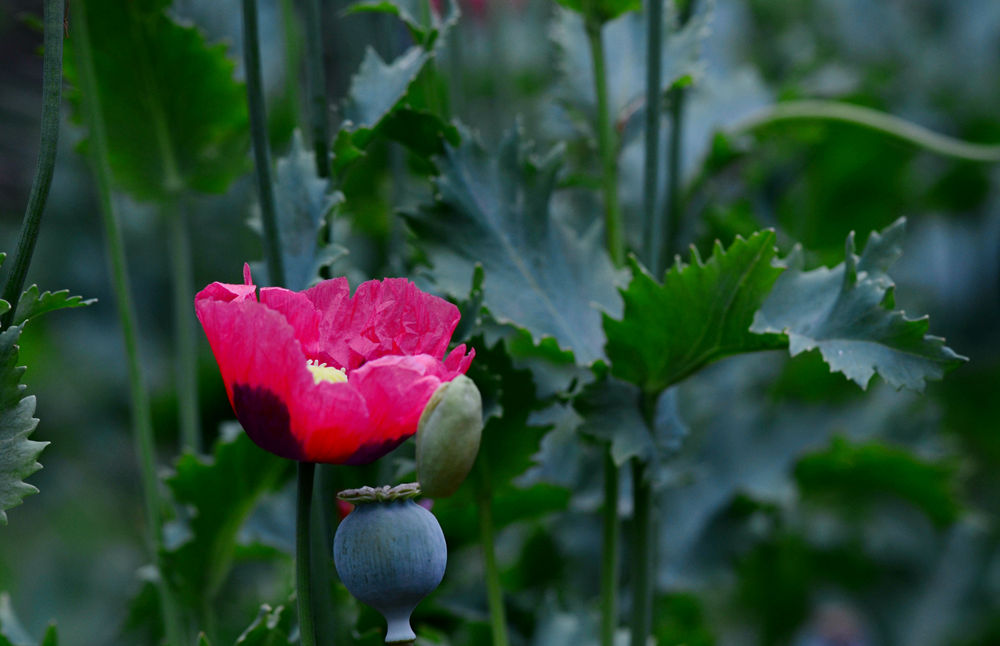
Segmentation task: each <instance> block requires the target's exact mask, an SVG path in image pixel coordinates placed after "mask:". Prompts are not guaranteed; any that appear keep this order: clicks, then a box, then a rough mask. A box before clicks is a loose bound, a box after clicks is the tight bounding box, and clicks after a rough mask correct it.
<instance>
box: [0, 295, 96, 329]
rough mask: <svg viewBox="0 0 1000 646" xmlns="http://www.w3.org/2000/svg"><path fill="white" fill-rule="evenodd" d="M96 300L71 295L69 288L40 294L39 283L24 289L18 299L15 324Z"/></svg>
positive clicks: (82, 305)
mask: <svg viewBox="0 0 1000 646" xmlns="http://www.w3.org/2000/svg"><path fill="white" fill-rule="evenodd" d="M96 302H97V299H96V298H88V299H87V300H83V297H82V296H70V295H69V290H68V289H63V290H60V291H58V292H43V293H41V294H39V293H38V285H32V286H31V287H29V288H28V289H26V290H24V293H23V294H21V298H19V299H18V301H17V309H16V310H14V320H13V324H14V325H20V324H21V323H24V322H25V321H27V320H28V319H32V318H35V317H36V316H39V315H41V314H45V313H47V312H54V311H56V310H61V309H64V308H68V307H84V306H85V305H90V304H92V303H96Z"/></svg>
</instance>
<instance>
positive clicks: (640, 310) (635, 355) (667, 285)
mask: <svg viewBox="0 0 1000 646" xmlns="http://www.w3.org/2000/svg"><path fill="white" fill-rule="evenodd" d="M774 240H775V235H774V232H773V231H759V232H757V233H755V234H753V235H752V236H750V237H749V238H747V239H746V240H744V239H743V238H740V237H737V238H736V240H735V241H734V242H733V244H732V245H730V246H729V249H723V248H722V244H721V243H720V242H718V241H716V244H715V247H714V249H713V250H712V256H711V257H710V258H709V259H708V261H706V262H703V261H702V260H701V258H700V257H699V255H698V252H697V250H695V249H694V248H692V252H691V256H692V262H691V264H690V265H684V264H682V263H681V262H680V259H679V258H678V260H677V263H676V264H675V265H674V266H673V267H672V268H671V269H669V270H668V271H667V272H666V275H665V276H664V278H663V283H662V284H660V283H657V282H656V280H655V279H654V278H653V277H652V276H651V275H650V274H649V273H647V272H646V270H645V269H644V268H643V267H642V265H640V264H639V262H638V261H637V260H635V259H634V258H632V259H630V263H631V265H632V282H631V283H629V286H628V289H626V290H624V291H622V295H623V297H624V299H625V313H624V316H623V317H622V319H621V320H620V321H618V320H615V319H614V318H612V317H611V316H608V315H605V316H604V331H605V332H606V333H607V335H608V343H607V353H608V357H609V358H610V359H611V373H612V374H613V375H615V376H616V377H618V378H620V379H624V380H626V381H630V382H632V383H634V384H636V385H637V386H639V387H640V388H642V390H643V391H645V392H648V393H659V392H660V391H662V390H664V389H666V388H667V387H669V386H670V385H672V384H675V383H677V382H678V381H680V380H681V379H684V378H685V377H687V376H688V375H690V374H692V373H693V372H695V371H697V370H699V369H700V368H702V367H703V366H705V365H707V364H709V363H711V362H712V361H715V360H717V359H721V358H722V357H726V356H729V355H733V354H738V353H743V352H753V351H756V350H769V349H776V348H783V347H785V345H784V340H783V339H782V338H781V337H780V336H777V335H768V336H760V335H757V334H751V333H750V331H749V327H750V323H751V321H752V320H753V316H754V312H756V311H757V310H758V309H759V308H760V306H761V304H762V303H763V302H764V299H765V298H766V297H767V294H768V292H769V291H770V289H771V287H772V285H773V284H774V281H775V279H777V278H778V275H779V274H780V273H781V269H780V268H778V267H775V266H773V265H772V262H771V261H772V260H773V259H774V255H775V249H774Z"/></svg>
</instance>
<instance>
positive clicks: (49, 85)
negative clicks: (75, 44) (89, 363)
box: [3, 0, 64, 327]
mask: <svg viewBox="0 0 1000 646" xmlns="http://www.w3.org/2000/svg"><path fill="white" fill-rule="evenodd" d="M63 10H64V7H63V0H45V8H44V12H45V13H44V20H45V26H44V43H45V45H44V46H45V53H44V56H43V58H42V127H41V141H40V143H39V146H38V161H37V163H36V165H35V179H34V180H33V181H32V183H31V194H30V195H29V196H28V206H27V208H26V209H25V212H24V221H23V222H22V223H21V235H20V237H19V238H18V240H17V254H16V256H15V257H14V264H13V266H12V267H11V271H10V274H9V275H8V277H7V282H6V283H5V284H4V287H3V299H4V300H5V301H7V302H8V303H9V304H10V309H9V310H8V311H7V313H6V314H4V316H3V327H7V326H9V325H10V324H11V321H13V320H14V311H15V310H16V309H17V301H18V299H19V298H20V297H21V289H22V288H23V287H24V279H25V276H27V274H28V266H29V265H30V264H31V256H32V254H33V253H34V251H35V241H37V240H38V229H39V228H40V227H41V224H42V212H43V211H44V210H45V202H46V200H47V199H48V196H49V187H50V186H51V185H52V173H53V171H54V170H55V167H56V144H57V143H58V141H59V107H60V105H61V104H62V59H63Z"/></svg>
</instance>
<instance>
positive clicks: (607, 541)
mask: <svg viewBox="0 0 1000 646" xmlns="http://www.w3.org/2000/svg"><path fill="white" fill-rule="evenodd" d="M602 520H603V521H604V524H603V533H602V537H601V646H614V643H615V629H616V628H617V627H618V467H617V466H616V465H615V461H614V460H613V459H612V458H611V449H610V448H608V450H606V451H605V452H604V510H603V512H602Z"/></svg>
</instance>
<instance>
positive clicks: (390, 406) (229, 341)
mask: <svg viewBox="0 0 1000 646" xmlns="http://www.w3.org/2000/svg"><path fill="white" fill-rule="evenodd" d="M243 279H244V284H242V285H230V284H225V283H218V282H215V283H212V284H211V285H209V286H208V287H206V288H205V289H203V290H201V291H200V292H199V293H198V294H197V296H195V301H194V302H195V311H196V313H197V315H198V320H199V321H201V325H202V327H203V328H204V329H205V335H206V336H207V337H208V343H209V345H210V346H211V347H212V352H213V353H214V354H215V359H216V361H217V362H218V364H219V371H220V372H221V373H222V380H223V382H225V385H226V394H227V395H228V396H229V402H230V403H231V404H232V406H233V410H234V411H235V413H236V418H237V419H238V420H239V421H240V424H242V426H243V428H244V430H246V432H247V435H249V436H250V439H252V440H253V441H254V442H255V443H256V444H257V445H258V446H260V447H262V448H264V449H266V450H268V451H271V452H272V453H275V454H277V455H280V456H282V457H285V458H289V459H292V460H298V461H301V462H327V463H335V464H366V463H368V462H371V461H373V460H375V459H377V458H379V457H381V456H383V455H385V454H386V453H388V452H389V451H391V450H392V449H394V448H395V447H396V446H398V445H399V444H400V443H401V442H402V441H403V440H405V439H406V438H408V437H410V436H411V435H413V434H414V433H415V432H416V430H417V422H418V421H419V420H420V414H421V413H422V412H423V410H424V407H425V406H426V405H427V402H428V401H429V400H430V398H431V395H433V394H434V391H435V390H437V388H438V386H440V385H441V384H442V383H444V382H447V381H451V380H452V379H454V378H455V377H457V376H458V375H460V374H463V373H465V371H466V370H467V369H468V367H469V364H470V363H471V361H472V358H473V356H474V355H475V351H474V350H470V351H469V352H468V353H466V347H465V345H464V344H463V345H459V346H458V347H456V348H455V349H454V350H452V351H451V353H449V354H447V356H445V352H446V350H447V349H448V343H449V342H450V340H451V335H452V332H454V330H455V326H456V325H458V320H459V312H458V308H457V307H455V306H454V305H452V304H451V303H449V302H447V301H445V300H443V299H441V298H438V297H436V296H432V295H431V294H427V293H425V292H422V291H420V290H419V289H418V288H417V287H416V285H414V284H413V283H411V282H410V281H408V280H406V279H405V278H386V279H384V280H381V281H378V280H370V281H368V282H365V283H362V284H361V285H359V286H358V288H357V290H356V291H355V293H354V295H353V296H352V295H351V293H350V287H349V285H348V283H347V279H346V278H334V279H331V280H325V281H323V282H321V283H319V284H317V285H315V286H314V287H311V288H309V289H307V290H305V291H302V292H294V291H291V290H287V289H282V288H280V287H262V288H260V291H259V297H258V290H257V287H256V286H255V285H254V284H253V281H252V279H251V277H250V268H249V266H245V267H244V269H243Z"/></svg>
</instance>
